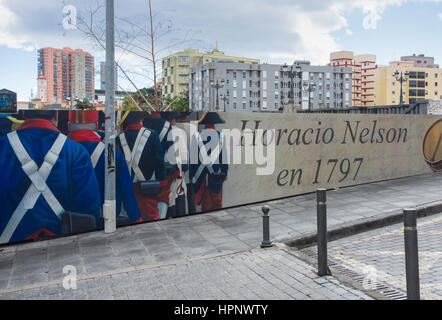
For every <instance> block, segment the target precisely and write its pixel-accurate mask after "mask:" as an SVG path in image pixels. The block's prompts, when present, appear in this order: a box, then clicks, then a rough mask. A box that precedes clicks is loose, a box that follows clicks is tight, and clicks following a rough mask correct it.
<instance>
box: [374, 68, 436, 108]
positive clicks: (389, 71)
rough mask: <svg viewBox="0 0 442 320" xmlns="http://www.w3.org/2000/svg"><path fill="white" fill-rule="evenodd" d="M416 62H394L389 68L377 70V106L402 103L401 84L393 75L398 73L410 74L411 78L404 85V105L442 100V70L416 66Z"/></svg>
mask: <svg viewBox="0 0 442 320" xmlns="http://www.w3.org/2000/svg"><path fill="white" fill-rule="evenodd" d="M416 64H417V65H419V63H416V61H414V60H410V61H392V62H390V64H389V65H388V66H382V67H379V68H378V69H377V72H376V77H375V82H376V85H375V87H376V105H396V104H399V103H400V92H401V89H400V88H401V84H400V82H399V81H397V80H396V78H395V76H394V75H393V74H394V73H396V71H398V72H399V74H400V73H402V74H403V75H404V74H405V73H406V72H408V73H409V78H408V80H407V81H405V82H404V83H403V87H402V91H403V99H404V104H410V103H415V102H416V101H418V100H422V99H426V100H440V99H442V89H441V85H442V81H441V80H442V69H440V68H436V67H435V66H437V65H435V64H434V62H432V63H430V64H429V65H432V66H433V67H419V66H416Z"/></svg>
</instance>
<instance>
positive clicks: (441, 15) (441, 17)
mask: <svg viewBox="0 0 442 320" xmlns="http://www.w3.org/2000/svg"><path fill="white" fill-rule="evenodd" d="M437 17H438V18H439V20H440V21H442V13H439V14H438V15H437Z"/></svg>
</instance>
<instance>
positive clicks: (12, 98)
mask: <svg viewBox="0 0 442 320" xmlns="http://www.w3.org/2000/svg"><path fill="white" fill-rule="evenodd" d="M15 112H17V93H15V92H13V91H11V90H7V89H1V90H0V113H15Z"/></svg>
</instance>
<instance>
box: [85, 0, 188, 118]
mask: <svg viewBox="0 0 442 320" xmlns="http://www.w3.org/2000/svg"><path fill="white" fill-rule="evenodd" d="M147 5H148V8H147V14H145V15H142V16H141V17H139V18H134V17H131V18H125V17H116V24H115V25H116V30H115V35H116V39H115V47H116V48H117V51H118V53H119V54H120V57H119V59H117V61H116V65H117V67H118V68H119V70H120V71H121V72H122V74H123V75H124V77H125V78H126V79H127V80H128V81H129V82H130V83H131V85H132V86H133V87H134V88H135V89H136V91H137V92H138V94H139V95H140V96H141V97H142V98H143V101H144V102H145V104H146V107H147V108H149V109H150V110H152V111H162V110H168V109H169V108H170V107H171V105H172V103H173V102H174V101H175V100H174V101H173V102H172V103H170V104H168V105H167V106H165V105H163V101H162V96H161V95H160V92H159V83H160V81H159V79H160V78H161V72H162V63H161V59H162V58H161V57H164V55H165V54H166V53H167V52H168V51H169V50H172V49H173V48H176V47H179V46H182V45H184V44H188V43H190V42H197V40H195V36H196V34H197V32H195V31H187V32H185V34H184V35H182V36H181V39H176V38H175V39H173V38H172V37H173V36H174V35H176V34H177V33H178V32H179V31H180V30H178V29H176V28H175V27H174V26H173V24H172V22H171V21H170V20H168V19H166V18H164V17H162V16H161V15H160V14H159V13H153V11H152V1H151V0H147ZM104 7H105V6H104V4H103V3H102V2H100V1H98V0H97V2H96V5H95V7H94V8H92V9H89V10H88V13H87V15H86V16H84V15H82V14H79V17H78V25H77V29H78V30H79V31H81V32H82V33H83V34H85V35H86V37H88V38H90V39H92V40H93V41H94V42H95V44H97V45H98V46H99V47H101V48H103V49H105V46H104V43H105V39H104V38H105V29H104V27H103V26H104V25H105V23H104V19H103V18H101V19H100V11H101V10H102V9H103V8H104ZM124 58H126V59H131V60H138V61H139V63H138V65H137V66H136V67H134V66H132V67H131V68H126V70H125V69H124V68H123V67H122V66H121V63H119V61H120V60H122V59H124ZM129 74H131V75H135V76H141V77H143V78H145V79H146V80H148V81H151V82H152V83H153V89H154V94H153V97H146V96H144V95H143V94H142V93H141V91H140V90H139V88H138V87H137V86H136V84H135V81H134V80H133V79H132V77H131V76H129ZM124 91H125V90H124ZM129 96H130V95H129ZM149 98H150V101H149ZM131 100H132V101H133V102H135V101H134V99H133V98H132V99H131ZM136 105H137V104H136Z"/></svg>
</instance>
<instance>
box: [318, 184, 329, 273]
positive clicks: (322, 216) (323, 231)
mask: <svg viewBox="0 0 442 320" xmlns="http://www.w3.org/2000/svg"><path fill="white" fill-rule="evenodd" d="M316 195H317V202H318V207H317V224H318V227H317V228H318V229H317V232H318V275H319V276H320V277H324V276H328V275H329V274H330V272H329V270H328V262H327V189H318V190H317V193H316Z"/></svg>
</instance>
